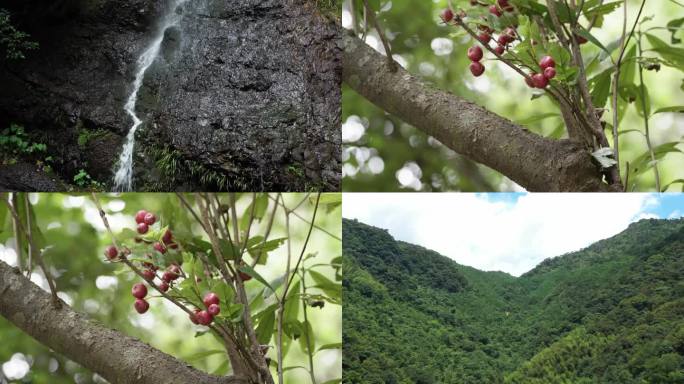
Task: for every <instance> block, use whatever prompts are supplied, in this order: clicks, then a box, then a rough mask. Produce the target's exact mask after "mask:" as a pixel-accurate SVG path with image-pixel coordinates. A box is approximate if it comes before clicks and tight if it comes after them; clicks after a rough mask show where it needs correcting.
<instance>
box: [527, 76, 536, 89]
mask: <svg viewBox="0 0 684 384" xmlns="http://www.w3.org/2000/svg"><path fill="white" fill-rule="evenodd" d="M532 76H534V73H530V75H529V77H526V78H525V84H527V86H528V87H530V88H536V87H535V86H534V80H533V79H532Z"/></svg>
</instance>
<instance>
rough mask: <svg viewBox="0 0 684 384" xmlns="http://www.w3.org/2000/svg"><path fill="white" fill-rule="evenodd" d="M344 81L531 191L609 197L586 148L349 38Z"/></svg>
mask: <svg viewBox="0 0 684 384" xmlns="http://www.w3.org/2000/svg"><path fill="white" fill-rule="evenodd" d="M343 35H344V37H343V39H344V44H345V51H344V63H343V68H344V71H343V80H344V82H345V83H346V84H347V85H349V86H350V87H351V88H352V89H354V90H355V91H356V92H358V93H359V94H361V95H362V96H363V97H365V98H366V99H368V100H369V101H371V102H372V103H374V104H376V105H377V106H378V107H380V108H382V109H383V110H385V111H387V112H389V113H391V114H393V115H395V116H397V117H399V118H400V119H402V120H404V121H405V122H407V123H409V124H411V125H413V126H415V127H416V128H418V129H419V130H421V131H423V132H425V133H427V134H428V135H431V136H433V137H435V138H436V139H437V140H439V141H440V142H442V143H443V144H444V145H446V146H447V147H449V148H451V149H452V150H454V151H456V152H457V153H459V154H461V155H464V156H466V157H468V158H470V159H471V160H474V161H477V162H479V163H482V164H484V165H487V166H489V167H491V168H493V169H495V170H497V171H499V172H501V173H502V174H504V175H505V176H507V177H509V178H510V179H512V180H513V181H515V182H517V183H518V184H520V185H521V186H523V187H525V188H526V189H527V190H529V191H578V192H579V191H609V190H611V189H610V187H609V186H608V185H607V184H605V183H603V181H602V176H601V173H600V172H599V169H598V168H597V166H595V165H594V164H593V163H592V160H591V154H590V153H589V152H588V151H587V150H586V149H585V148H584V145H583V144H581V143H579V142H577V141H572V140H553V139H548V138H544V137H541V136H539V135H536V134H533V133H531V132H529V131H527V130H526V129H524V128H522V127H520V126H517V125H515V124H514V123H512V122H511V121H509V120H507V119H504V118H502V117H500V116H497V115H495V114H493V113H491V112H489V111H487V110H486V109H484V108H482V107H480V106H477V105H475V104H473V103H471V102H468V101H466V100H464V99H462V98H460V97H458V96H455V95H453V94H451V93H448V92H445V91H441V90H438V89H434V88H432V87H430V86H428V85H426V84H425V83H423V82H422V81H421V80H420V79H418V78H416V77H415V76H413V75H411V74H410V73H408V72H407V71H406V70H404V69H403V68H398V69H397V71H396V72H391V70H390V69H389V68H388V66H387V62H386V58H385V57H383V56H382V55H380V54H379V53H377V52H375V51H374V50H373V49H372V48H371V47H369V46H368V45H366V44H365V43H364V42H363V41H362V40H361V39H359V38H357V37H355V36H353V35H352V34H351V33H349V32H345V33H344V34H343Z"/></svg>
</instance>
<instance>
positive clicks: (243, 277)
mask: <svg viewBox="0 0 684 384" xmlns="http://www.w3.org/2000/svg"><path fill="white" fill-rule="evenodd" d="M240 280H242V281H250V280H252V276H250V275H248V274H246V273H244V272H242V271H240Z"/></svg>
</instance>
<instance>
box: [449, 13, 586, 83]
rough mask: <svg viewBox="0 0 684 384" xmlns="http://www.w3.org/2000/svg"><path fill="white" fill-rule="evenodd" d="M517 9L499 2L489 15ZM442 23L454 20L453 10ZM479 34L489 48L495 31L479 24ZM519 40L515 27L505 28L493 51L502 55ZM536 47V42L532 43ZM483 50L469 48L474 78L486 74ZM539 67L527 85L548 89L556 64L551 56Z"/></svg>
mask: <svg viewBox="0 0 684 384" xmlns="http://www.w3.org/2000/svg"><path fill="white" fill-rule="evenodd" d="M470 5H481V6H487V4H483V3H480V2H479V1H478V0H471V1H470ZM514 11H515V8H514V7H513V6H512V5H511V4H510V3H509V0H497V3H496V4H493V5H490V6H489V13H491V14H492V15H494V16H496V17H501V16H502V15H503V13H504V12H514ZM465 16H466V15H465V12H464V11H462V10H461V11H460V14H459V17H461V18H463V17H465ZM441 18H442V21H444V22H445V23H450V22H451V21H452V20H453V19H454V12H453V11H452V10H451V9H445V10H444V11H442V14H441ZM478 30H479V33H478V35H477V40H479V42H480V43H481V44H483V45H485V46H488V44H489V42H490V41H492V39H493V38H492V36H493V34H494V32H495V31H494V30H493V29H492V28H491V27H489V26H487V25H485V24H478ZM516 38H517V31H516V29H515V26H510V27H507V28H505V29H504V30H503V31H502V32H501V33H500V34H499V36H498V37H497V38H496V47H495V48H493V51H494V52H495V53H496V54H497V55H502V54H503V53H504V52H505V51H506V50H507V49H508V48H509V45H510V44H511V43H513V42H514V41H515V39H516ZM576 38H577V41H578V42H579V43H580V44H583V43H586V39H584V38H581V37H580V36H576ZM532 44H533V45H534V44H535V42H532ZM483 55H484V54H483V51H482V48H480V47H479V46H477V45H476V46H472V47H470V48H468V59H470V61H471V63H470V72H471V73H472V74H473V76H476V77H477V76H480V75H482V74H483V73H484V72H485V66H484V65H483V64H482V63H481V62H480V60H482V57H483ZM539 67H540V69H541V71H540V72H539V73H536V72H533V73H530V75H529V78H528V77H525V83H527V85H529V86H530V87H532V88H541V89H543V88H546V87H547V86H548V85H549V81H550V80H551V79H553V78H554V77H556V68H555V67H556V63H555V61H554V60H553V58H552V57H551V56H544V57H543V58H542V59H541V61H540V62H539Z"/></svg>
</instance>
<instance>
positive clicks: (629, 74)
mask: <svg viewBox="0 0 684 384" xmlns="http://www.w3.org/2000/svg"><path fill="white" fill-rule="evenodd" d="M636 66H637V62H636V44H633V45H632V47H631V48H629V49H628V50H627V52H626V53H625V55H624V56H623V58H622V65H621V67H620V79H619V82H618V84H619V85H620V86H624V85H626V84H633V83H634V75H635V74H636Z"/></svg>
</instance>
